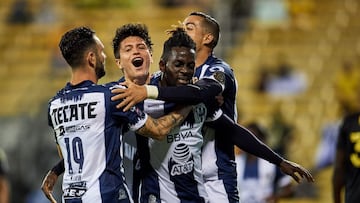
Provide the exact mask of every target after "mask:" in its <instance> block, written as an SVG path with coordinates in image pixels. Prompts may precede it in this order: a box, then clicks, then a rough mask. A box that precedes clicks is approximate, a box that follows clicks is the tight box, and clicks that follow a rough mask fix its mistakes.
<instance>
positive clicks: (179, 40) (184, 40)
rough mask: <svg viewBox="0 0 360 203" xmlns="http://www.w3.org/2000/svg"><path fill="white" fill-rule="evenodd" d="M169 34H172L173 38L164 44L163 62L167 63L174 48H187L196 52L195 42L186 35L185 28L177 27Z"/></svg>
mask: <svg viewBox="0 0 360 203" xmlns="http://www.w3.org/2000/svg"><path fill="white" fill-rule="evenodd" d="M167 32H168V34H171V37H169V39H167V40H166V41H165V42H164V46H163V53H162V55H161V59H162V60H164V61H167V59H168V57H169V56H170V54H171V49H172V48H173V47H187V48H189V49H194V50H196V45H195V42H194V41H193V40H192V39H191V37H190V36H189V35H187V34H186V32H185V30H184V28H183V27H176V28H175V29H173V30H169V31H167Z"/></svg>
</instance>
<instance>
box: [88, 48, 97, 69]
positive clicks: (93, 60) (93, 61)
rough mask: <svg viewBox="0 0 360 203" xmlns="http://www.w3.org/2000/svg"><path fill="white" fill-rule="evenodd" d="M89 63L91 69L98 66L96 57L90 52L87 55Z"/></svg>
mask: <svg viewBox="0 0 360 203" xmlns="http://www.w3.org/2000/svg"><path fill="white" fill-rule="evenodd" d="M86 60H87V62H88V63H89V65H90V67H93V68H95V64H96V55H95V53H94V52H92V51H90V52H88V54H87V57H86Z"/></svg>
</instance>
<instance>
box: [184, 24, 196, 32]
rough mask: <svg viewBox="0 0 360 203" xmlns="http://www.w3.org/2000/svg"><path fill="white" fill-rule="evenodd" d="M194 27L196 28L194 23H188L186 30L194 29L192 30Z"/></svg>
mask: <svg viewBox="0 0 360 203" xmlns="http://www.w3.org/2000/svg"><path fill="white" fill-rule="evenodd" d="M194 29H195V26H194V25H192V24H188V25H186V27H185V30H186V31H192V30H194Z"/></svg>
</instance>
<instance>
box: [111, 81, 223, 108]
mask: <svg viewBox="0 0 360 203" xmlns="http://www.w3.org/2000/svg"><path fill="white" fill-rule="evenodd" d="M124 85H126V86H127V87H128V88H126V89H121V88H118V89H113V90H112V91H111V92H112V93H114V94H116V95H115V96H113V97H112V98H111V99H112V100H113V101H115V100H122V101H121V102H120V103H119V104H118V105H117V108H123V107H124V111H127V110H129V109H130V108H131V107H132V106H134V105H135V104H137V103H139V102H141V101H143V100H145V99H147V98H150V99H159V100H163V101H169V102H174V103H181V104H188V105H192V104H198V103H200V102H204V101H206V100H209V99H214V98H215V97H216V96H217V95H219V94H220V93H221V92H222V90H223V86H222V85H221V83H220V82H218V81H216V80H215V79H211V78H203V79H201V80H199V81H197V82H196V83H195V84H189V85H184V86H176V87H157V86H153V85H143V86H139V85H136V84H134V83H131V82H125V83H124Z"/></svg>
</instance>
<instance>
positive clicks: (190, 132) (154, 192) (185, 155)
mask: <svg viewBox="0 0 360 203" xmlns="http://www.w3.org/2000/svg"><path fill="white" fill-rule="evenodd" d="M158 80H159V77H156V76H155V77H154V78H153V79H152V81H151V83H152V84H158V83H157V81H158ZM209 105H210V104H204V103H200V104H198V105H194V106H193V109H192V111H191V112H190V114H189V116H188V117H187V118H186V119H185V121H184V122H183V123H182V124H181V126H178V127H176V128H174V129H173V130H172V131H171V132H170V133H169V134H168V135H167V136H166V138H165V139H164V140H161V141H159V140H154V139H151V138H149V139H148V141H147V144H146V147H139V146H141V144H139V143H138V150H140V152H139V154H140V156H144V157H145V158H144V159H145V160H144V161H145V162H146V157H148V163H143V165H142V167H144V168H145V169H146V170H143V172H142V173H143V174H142V181H141V187H140V194H141V195H140V202H143V203H145V202H146V203H152V202H158V203H159V202H171V203H176V202H179V203H180V202H181V203H192V202H193V203H201V202H208V196H207V193H206V191H205V187H204V184H203V176H202V163H201V162H202V160H201V148H202V146H203V136H202V133H201V130H202V126H203V123H204V122H205V121H212V120H216V119H217V118H218V117H220V115H221V113H222V112H221V111H216V110H215V109H217V107H209ZM171 106H172V105H171V104H169V103H167V102H164V101H159V100H145V102H144V112H147V113H148V114H149V115H151V116H153V117H157V116H161V115H162V114H164V113H166V112H168V111H169V110H168V109H169V107H171ZM138 138H139V137H138ZM140 139H142V138H141V137H140ZM140 142H141V141H140Z"/></svg>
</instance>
